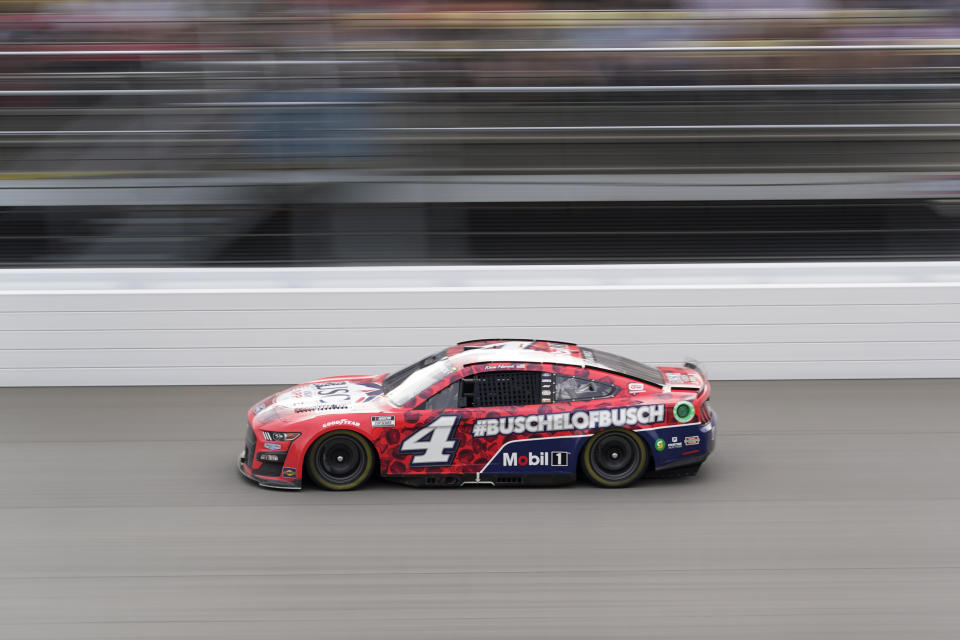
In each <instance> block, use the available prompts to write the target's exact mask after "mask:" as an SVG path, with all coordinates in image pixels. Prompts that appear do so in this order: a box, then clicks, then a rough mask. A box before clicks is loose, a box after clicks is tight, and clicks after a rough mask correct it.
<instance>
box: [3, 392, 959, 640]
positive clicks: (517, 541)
mask: <svg viewBox="0 0 960 640" xmlns="http://www.w3.org/2000/svg"><path fill="white" fill-rule="evenodd" d="M274 389H275V388H274V387H270V388H268V387H193V388H189V387H165V388H156V387H153V388H143V387H140V388H135V387H130V388H89V389H80V388H56V389H49V388H48V389H3V390H0V407H2V413H0V436H2V446H0V480H2V481H0V638H4V639H11V640H14V639H16V640H21V639H22V640H29V639H35V638H50V639H57V640H62V639H65V638H90V639H98V640H99V639H113V638H124V639H127V638H165V639H166V638H178V639H180V638H205V639H206V638H230V639H247V638H249V639H257V640H262V639H264V638H271V639H272V638H276V639H278V640H279V639H286V638H336V639H340V638H390V639H394V640H396V639H406V638H411V639H412V638H418V639H419V638H423V639H444V640H449V639H455V638H577V639H585V638H586V639H589V638H641V637H642V638H694V637H696V638H736V639H738V640H739V639H743V638H763V639H765V640H767V639H770V638H775V639H778V640H782V639H784V638H811V637H820V638H834V637H843V638H864V639H866V638H869V639H871V640H875V639H877V638H898V639H902V638H911V639H915V638H958V637H960V482H958V473H957V468H958V467H957V456H958V454H960V420H958V415H960V382H958V381H955V380H929V381H923V380H917V381H862V382H832V381H824V382H718V383H716V384H715V386H714V392H713V398H714V400H713V403H712V404H713V406H714V407H715V409H716V410H717V413H718V415H719V420H720V426H719V431H718V443H717V449H716V451H715V453H714V455H713V457H712V458H711V459H710V460H708V461H707V463H706V464H705V465H704V467H703V469H702V470H701V472H700V475H699V476H697V477H695V478H685V479H678V480H657V481H645V482H641V483H640V484H638V485H636V486H634V487H632V488H630V489H625V490H604V489H598V488H594V487H591V486H587V485H577V486H572V487H561V488H549V489H517V488H513V489H508V488H503V489H492V488H488V487H473V488H462V489H411V488H406V487H402V486H397V485H391V484H386V483H376V484H374V485H371V486H368V487H367V488H365V489H363V490H361V491H356V492H348V493H328V492H324V491H320V490H316V489H307V490H304V491H302V492H283V491H275V490H268V489H263V488H260V487H257V486H256V485H254V484H252V483H250V482H248V481H246V480H244V479H243V478H241V476H240V475H239V474H238V472H237V470H236V468H235V466H234V465H235V460H236V456H237V454H238V453H239V451H240V449H241V447H242V441H243V434H244V429H245V424H244V411H245V410H246V408H247V407H248V406H249V405H251V404H253V403H254V402H255V401H257V400H258V399H260V398H261V397H263V396H265V395H267V394H268V392H270V391H272V390H274Z"/></svg>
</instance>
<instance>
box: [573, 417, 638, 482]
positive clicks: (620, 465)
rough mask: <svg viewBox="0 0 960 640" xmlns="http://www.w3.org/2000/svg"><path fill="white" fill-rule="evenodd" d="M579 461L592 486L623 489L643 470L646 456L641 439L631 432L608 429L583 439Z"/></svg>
mask: <svg viewBox="0 0 960 640" xmlns="http://www.w3.org/2000/svg"><path fill="white" fill-rule="evenodd" d="M580 462H581V464H582V466H583V472H584V474H585V475H586V476H587V478H588V479H589V480H590V482H592V483H593V484H595V485H599V486H601V487H626V486H627V485H630V484H632V483H633V482H634V481H636V480H637V478H639V477H640V476H642V475H643V472H644V471H646V470H647V465H648V464H649V463H650V455H649V453H648V452H647V446H646V445H645V444H644V443H643V439H641V438H640V436H638V435H637V434H636V433H634V432H633V431H629V430H627V429H610V430H607V431H602V432H600V433H598V434H597V435H595V436H593V437H592V438H590V439H589V440H587V444H586V446H585V447H584V448H583V453H582V454H581V456H580Z"/></svg>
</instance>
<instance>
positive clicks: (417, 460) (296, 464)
mask: <svg viewBox="0 0 960 640" xmlns="http://www.w3.org/2000/svg"><path fill="white" fill-rule="evenodd" d="M709 399H710V383H709V382H708V381H707V379H706V375H705V374H704V373H703V371H702V369H701V368H700V367H699V366H698V365H696V364H695V363H686V364H684V366H677V367H653V366H649V365H645V364H641V363H639V362H635V361H633V360H630V359H628V358H624V357H621V356H616V355H613V354H610V353H606V352H604V351H600V350H597V349H590V348H587V347H581V346H578V345H575V344H571V343H567V342H556V341H547V340H516V339H499V340H471V341H467V342H461V343H459V344H457V345H455V346H453V347H450V348H448V349H445V350H443V351H440V352H438V353H435V354H433V355H430V356H427V357H426V358H424V359H422V360H420V361H418V362H415V363H413V364H411V365H410V366H408V367H406V368H404V369H401V370H399V371H396V372H395V373H391V374H383V375H379V376H356V375H354V376H338V377H333V378H323V379H319V380H314V381H312V382H307V383H305V384H301V385H297V386H295V387H291V388H289V389H286V390H284V391H281V392H279V393H276V394H274V395H272V396H270V397H269V398H267V399H265V400H263V401H262V402H260V403H258V404H256V405H255V406H253V407H252V408H251V409H250V410H249V412H248V414H247V420H248V425H249V426H248V429H247V435H246V442H245V445H244V449H243V452H242V453H241V454H240V458H239V461H238V466H239V469H240V472H241V473H242V474H243V475H244V476H246V477H247V478H249V479H251V480H253V481H255V482H257V483H259V484H260V485H262V486H265V487H274V488H284V489H299V488H301V487H302V483H303V479H304V477H308V478H309V479H310V480H312V481H313V483H315V484H316V485H318V486H320V487H322V488H324V489H331V490H338V491H342V490H348V489H356V488H357V487H360V486H361V485H363V484H364V483H365V482H367V481H368V480H369V479H370V478H371V477H373V476H374V475H375V474H379V475H380V476H381V477H383V478H385V479H388V480H392V481H397V482H401V483H404V484H409V485H414V486H435V487H454V486H462V485H470V484H480V485H494V486H504V485H507V486H509V485H514V486H516V485H543V484H560V483H567V482H573V481H575V480H576V479H577V477H578V473H581V474H582V476H583V477H585V478H587V479H588V480H589V481H591V482H592V483H594V484H596V485H599V486H601V487H625V486H628V485H630V484H632V483H633V482H634V481H636V480H637V479H638V478H641V477H643V476H645V475H650V474H657V475H692V474H695V473H696V472H697V470H698V469H699V467H700V465H701V464H702V463H703V461H704V460H706V458H707V456H708V455H710V452H711V451H712V450H713V447H714V444H715V442H716V416H715V415H714V413H713V411H712V410H711V408H710V406H709V404H708V402H707V401H708V400H709Z"/></svg>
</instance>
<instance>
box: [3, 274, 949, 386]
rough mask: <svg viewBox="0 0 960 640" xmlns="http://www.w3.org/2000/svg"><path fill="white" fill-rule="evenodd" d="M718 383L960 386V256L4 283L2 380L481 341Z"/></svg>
mask: <svg viewBox="0 0 960 640" xmlns="http://www.w3.org/2000/svg"><path fill="white" fill-rule="evenodd" d="M499 337H506V338H532V337H536V338H548V339H556V340H564V341H572V342H579V343H582V344H588V345H592V346H594V347H597V348H600V349H606V350H609V351H614V352H617V353H621V354H623V355H626V356H630V357H634V358H637V359H641V360H644V361H647V362H652V363H671V362H674V363H675V362H682V361H683V360H685V359H687V358H691V357H692V358H696V359H698V360H699V361H701V362H702V363H703V364H704V365H705V366H706V368H707V370H708V373H709V374H710V375H711V376H712V377H713V378H714V379H801V378H820V379H831V378H915V377H920V378H942V377H960V262H910V263H904V262H897V263H818V264H800V263H787V264H749V265H744V264H699V265H626V266H624V265H610V266H607V265H602V266H571V265H561V266H518V267H370V268H305V269H63V270H7V271H2V272H0V385H2V386H54V385H168V384H169V385H172V384H247V383H249V384H253V383H265V384H285V383H293V382H296V381H301V380H306V379H311V378H316V377H322V376H328V375H334V374H342V373H377V372H384V371H389V370H393V369H396V368H398V367H400V366H402V365H405V364H408V363H409V362H411V361H413V360H415V359H417V358H419V357H422V356H424V355H426V354H428V353H430V352H432V351H434V350H437V349H439V348H441V347H443V346H445V345H448V344H451V343H453V342H457V341H460V340H465V339H470V338H499Z"/></svg>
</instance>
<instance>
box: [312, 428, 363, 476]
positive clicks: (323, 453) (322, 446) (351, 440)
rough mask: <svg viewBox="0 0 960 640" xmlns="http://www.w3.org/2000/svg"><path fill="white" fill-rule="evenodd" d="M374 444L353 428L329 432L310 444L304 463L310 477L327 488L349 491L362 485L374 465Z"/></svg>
mask: <svg viewBox="0 0 960 640" xmlns="http://www.w3.org/2000/svg"><path fill="white" fill-rule="evenodd" d="M376 459H377V456H376V454H375V453H374V450H373V446H372V445H371V444H370V442H369V441H368V440H367V439H366V438H364V437H363V436H361V435H358V434H356V433H354V432H353V431H331V432H330V433H325V434H323V435H322V436H320V437H319V438H317V440H316V442H314V443H313V444H312V445H310V449H308V450H307V456H306V458H305V459H304V466H306V468H307V473H309V474H310V479H311V480H313V482H314V483H315V484H316V485H317V486H319V487H321V488H323V489H329V490H330V491H349V490H350V489H356V488H357V487H359V486H361V485H362V484H363V483H365V482H366V481H367V480H369V479H370V476H372V475H373V471H374V469H375V468H376Z"/></svg>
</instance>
